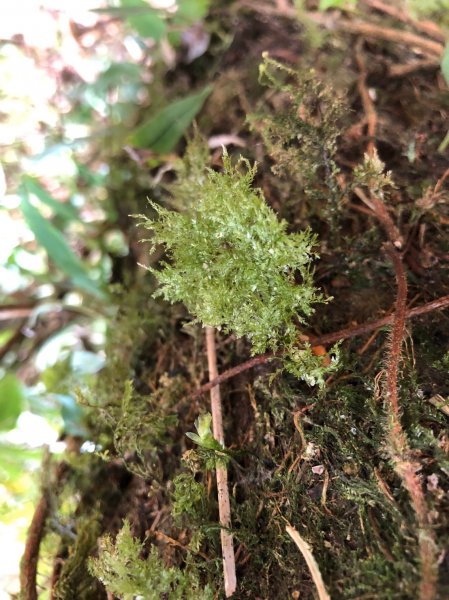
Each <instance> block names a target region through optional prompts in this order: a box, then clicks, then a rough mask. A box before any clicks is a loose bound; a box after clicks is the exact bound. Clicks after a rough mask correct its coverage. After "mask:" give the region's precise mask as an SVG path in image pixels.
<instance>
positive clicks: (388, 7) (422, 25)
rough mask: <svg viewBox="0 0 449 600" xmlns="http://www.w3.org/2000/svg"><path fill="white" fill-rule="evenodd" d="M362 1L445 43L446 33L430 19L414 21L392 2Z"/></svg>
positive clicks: (379, 0)
mask: <svg viewBox="0 0 449 600" xmlns="http://www.w3.org/2000/svg"><path fill="white" fill-rule="evenodd" d="M363 3H364V4H366V5H367V6H369V7H370V8H373V9H374V10H377V11H379V12H382V13H384V14H386V15H389V16H390V17H393V18H394V19H397V20H398V21H402V23H406V24H407V25H411V26H412V27H414V28H415V29H416V30H417V31H421V33H424V34H426V35H428V36H429V37H432V38H434V39H435V40H437V41H438V42H441V43H443V44H444V43H446V35H445V33H444V31H443V30H442V29H441V27H438V25H436V24H435V23H433V22H432V21H416V20H415V19H413V18H412V17H411V16H410V15H409V14H408V13H407V12H406V11H405V10H402V9H401V8H397V7H396V6H394V5H392V4H385V2H382V0H363Z"/></svg>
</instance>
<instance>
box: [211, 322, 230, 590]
mask: <svg viewBox="0 0 449 600" xmlns="http://www.w3.org/2000/svg"><path fill="white" fill-rule="evenodd" d="M206 347H207V363H208V366H209V378H210V379H215V378H217V377H218V369H217V352H216V348H215V331H214V328H213V327H206ZM210 403H211V411H212V427H213V433H214V437H215V439H216V440H217V441H218V442H219V443H220V444H221V445H222V446H224V430H223V416H222V407H221V397H220V386H218V385H216V386H215V387H213V388H212V389H211V390H210ZM216 473H217V492H218V512H219V517H220V525H221V532H220V535H221V550H222V554H223V575H224V586H225V595H226V598H229V597H230V596H232V595H233V594H234V592H235V590H236V587H237V578H236V574H235V556H234V545H233V540H232V533H231V532H230V528H231V504H230V501H229V489H228V471H227V469H226V467H225V466H222V465H220V464H217V468H216Z"/></svg>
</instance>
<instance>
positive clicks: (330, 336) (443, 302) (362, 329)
mask: <svg viewBox="0 0 449 600" xmlns="http://www.w3.org/2000/svg"><path fill="white" fill-rule="evenodd" d="M448 306H449V295H448V296H442V297H441V298H437V299H436V300H431V301H430V302H427V303H426V304H423V305H422V306H416V307H415V308H410V309H408V310H407V311H406V313H405V317H406V318H407V319H412V318H413V317H419V316H420V315H425V314H427V313H430V312H433V311H434V310H441V309H443V308H447V307H448ZM393 321H394V314H393V315H388V316H387V317H382V319H378V320H377V321H373V322H372V323H363V324H362V325H355V326H354V327H347V328H346V329H340V330H339V331H334V332H332V333H325V334H323V335H318V336H316V337H310V338H309V340H308V344H310V345H311V346H312V347H313V346H326V345H327V344H333V343H335V342H339V341H342V340H348V339H351V338H354V337H357V336H359V335H365V334H366V333H370V332H371V331H375V330H376V329H380V328H381V327H384V326H385V325H391V324H392V323H393ZM280 356H281V355H279V357H280ZM274 358H276V355H275V354H273V353H272V352H267V353H266V354H260V355H259V356H255V357H254V358H250V359H249V360H247V361H245V362H243V363H240V364H239V365H236V366H235V367H232V368H230V369H227V370H226V371H223V373H221V374H220V375H218V376H217V377H215V379H211V380H210V381H209V383H205V384H204V385H202V386H201V387H200V388H198V389H197V390H196V391H195V392H194V393H193V394H192V397H194V398H196V397H198V396H201V394H205V393H206V392H208V391H210V390H211V389H212V388H213V387H214V386H216V385H219V384H220V383H223V382H224V381H227V380H228V379H232V377H235V376H236V375H240V373H243V372H244V371H248V370H249V369H252V368H253V367H256V366H257V365H263V364H265V363H267V362H268V361H270V360H273V359H274Z"/></svg>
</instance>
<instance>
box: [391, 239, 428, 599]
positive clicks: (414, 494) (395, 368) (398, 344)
mask: <svg viewBox="0 0 449 600" xmlns="http://www.w3.org/2000/svg"><path fill="white" fill-rule="evenodd" d="M386 250H387V253H388V255H389V256H390V258H391V261H392V263H393V266H394V270H395V273H396V283H397V296H396V307H395V314H394V322H393V328H392V335H391V343H390V351H389V355H388V368H387V369H386V373H387V374H386V399H387V402H388V405H387V408H388V409H389V410H388V412H389V418H390V427H389V451H390V454H391V459H392V461H393V465H394V469H395V471H396V473H397V474H398V475H399V477H400V478H401V480H402V483H403V485H404V487H405V488H406V490H407V491H408V493H409V495H410V498H411V501H412V505H413V509H414V511H415V515H416V518H417V521H418V526H419V531H418V544H419V554H420V559H421V581H420V588H419V597H420V598H421V600H432V599H433V598H435V596H436V583H437V574H438V568H437V561H436V558H437V556H436V549H437V548H436V544H435V541H434V536H433V532H432V529H431V527H430V523H429V518H428V513H427V505H426V500H425V497H424V492H423V488H422V484H421V481H420V479H419V476H418V475H417V471H418V469H419V467H420V465H419V463H416V462H413V461H412V458H411V456H410V449H409V447H408V442H407V437H406V434H405V432H404V430H403V429H402V425H401V421H400V406H399V393H398V375H399V363H400V360H401V354H402V344H403V340H404V336H405V320H406V302H407V279H406V276H405V271H404V265H403V262H402V257H401V256H400V255H399V253H398V252H397V251H396V250H395V249H394V247H393V245H392V244H391V243H390V244H388V245H387V246H386Z"/></svg>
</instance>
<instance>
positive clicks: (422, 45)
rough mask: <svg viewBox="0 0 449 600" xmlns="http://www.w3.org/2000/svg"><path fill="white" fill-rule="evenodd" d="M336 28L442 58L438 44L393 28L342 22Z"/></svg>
mask: <svg viewBox="0 0 449 600" xmlns="http://www.w3.org/2000/svg"><path fill="white" fill-rule="evenodd" d="M337 28H338V29H341V30H343V31H347V32H349V33H356V34H359V35H363V36H364V37H367V38H374V39H379V40H384V41H386V42H394V43H395V44H405V45H406V46H411V47H412V48H417V49H419V50H420V51H421V52H423V53H425V54H430V56H437V57H441V56H443V51H444V46H443V44H441V43H439V42H434V41H433V40H428V39H427V38H424V37H422V36H420V35H416V34H415V33H410V32H409V31H403V30H401V29H395V28H393V27H382V26H380V25H374V24H373V23H367V22H366V21H348V20H344V21H343V20H342V21H340V22H339V23H338V24H337Z"/></svg>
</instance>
